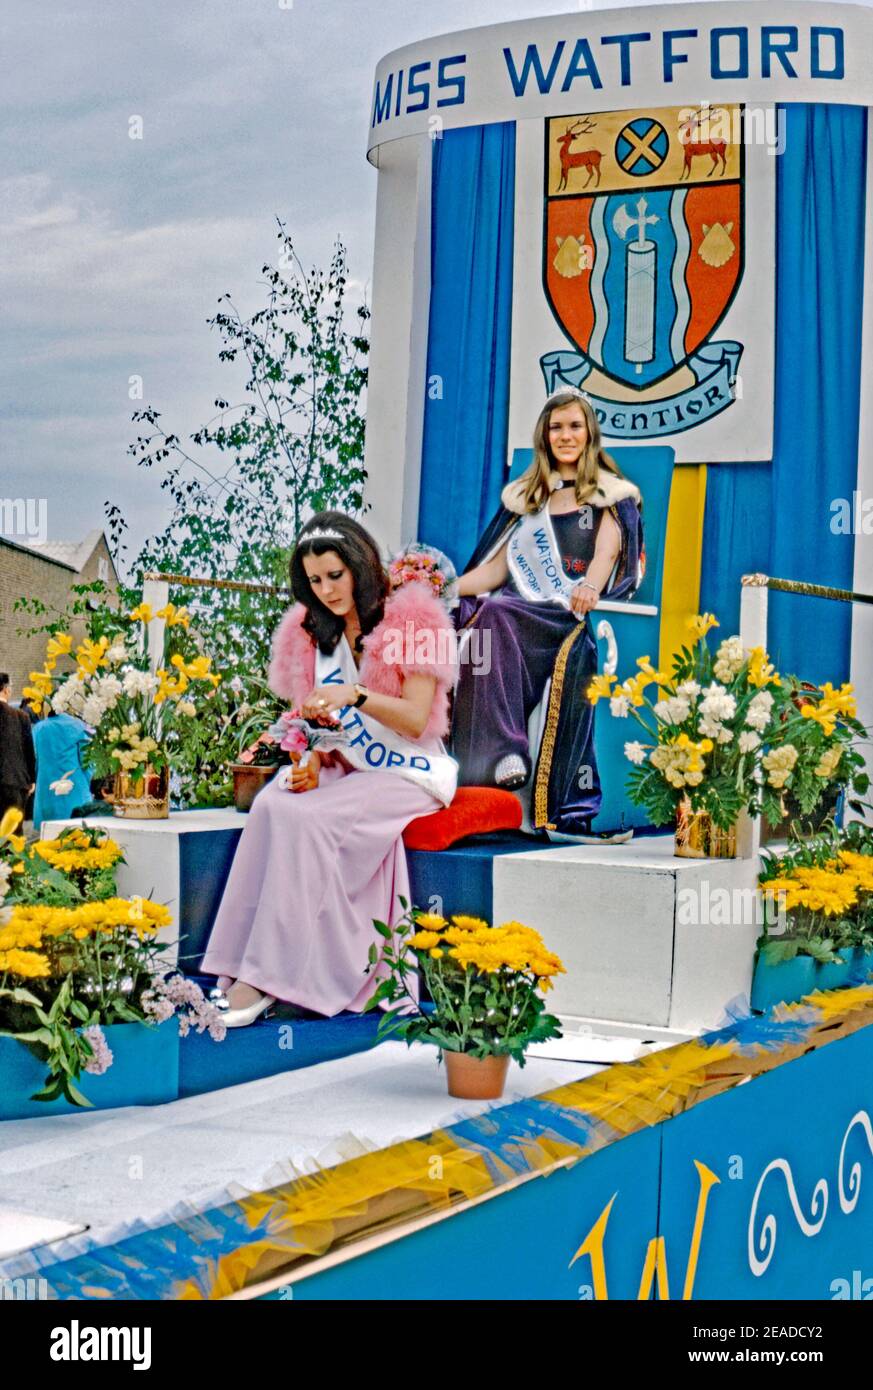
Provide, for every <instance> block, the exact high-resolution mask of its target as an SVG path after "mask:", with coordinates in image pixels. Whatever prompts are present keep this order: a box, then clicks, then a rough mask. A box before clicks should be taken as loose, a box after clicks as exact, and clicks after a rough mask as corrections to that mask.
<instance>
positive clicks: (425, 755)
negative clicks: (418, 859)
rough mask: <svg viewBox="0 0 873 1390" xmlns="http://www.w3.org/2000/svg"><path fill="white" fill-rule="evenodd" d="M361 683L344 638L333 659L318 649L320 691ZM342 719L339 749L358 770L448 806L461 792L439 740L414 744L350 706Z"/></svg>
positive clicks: (455, 768) (453, 767) (455, 770)
mask: <svg viewBox="0 0 873 1390" xmlns="http://www.w3.org/2000/svg"><path fill="white" fill-rule="evenodd" d="M357 678H358V670H357V667H356V666H355V660H354V657H353V656H352V652H351V648H350V647H349V644H348V642H347V641H346V639H345V637H342V638H341V639H340V642H339V646H338V647H337V649H336V651H334V652H332V653H331V654H330V655H329V656H325V655H324V654H323V652H322V651H321V650H320V649H319V648H316V652H315V683H316V685H354V683H355V681H356V680H357ZM337 713H338V716H339V720H340V724H341V726H342V730H343V734H342V737H341V738H340V739H337V740H336V743H335V745H334V746H335V747H336V748H338V749H339V751H340V752H341V753H342V755H343V757H344V758H346V759H347V760H348V762H350V763H351V764H352V766H353V767H356V768H358V769H359V770H360V771H361V772H379V771H389V772H396V773H398V774H399V776H401V777H405V778H406V780H407V781H409V782H415V783H416V784H417V785H418V786H420V787H423V788H424V790H425V791H428V792H430V794H431V796H434V797H436V799H437V801H441V802H442V803H443V805H444V806H448V805H449V803H450V802H451V801H452V799H453V798H454V795H455V791H456V790H457V786H458V764H457V763H456V762H455V760H454V758H450V757H449V755H448V753H447V752H446V751H445V748H444V747H443V744H442V741H441V740H440V739H438V738H434V739H431V740H428V743H427V744H422V743H413V742H412V741H411V740H410V739H406V738H403V736H402V735H401V734H398V733H395V732H394V730H393V729H389V728H388V727H387V726H386V725H385V724H380V723H379V721H378V720H377V719H373V717H372V716H371V715H368V714H366V713H365V711H364V710H363V709H355V708H354V706H353V705H345V706H344V707H343V708H342V709H341V710H339V711H338V712H337ZM326 742H327V741H326Z"/></svg>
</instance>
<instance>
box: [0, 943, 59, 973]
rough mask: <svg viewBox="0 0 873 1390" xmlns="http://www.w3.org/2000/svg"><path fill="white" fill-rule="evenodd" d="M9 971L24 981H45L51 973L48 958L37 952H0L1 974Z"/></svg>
mask: <svg viewBox="0 0 873 1390" xmlns="http://www.w3.org/2000/svg"><path fill="white" fill-rule="evenodd" d="M7 970H8V971H9V973H10V974H11V975H18V976H19V978H20V979H23V980H40V979H45V977H46V976H47V975H48V974H49V973H50V972H49V963H48V958H47V957H46V956H43V955H40V954H39V952H36V951H18V950H14V949H13V950H11V951H0V974H3V972H4V971H7Z"/></svg>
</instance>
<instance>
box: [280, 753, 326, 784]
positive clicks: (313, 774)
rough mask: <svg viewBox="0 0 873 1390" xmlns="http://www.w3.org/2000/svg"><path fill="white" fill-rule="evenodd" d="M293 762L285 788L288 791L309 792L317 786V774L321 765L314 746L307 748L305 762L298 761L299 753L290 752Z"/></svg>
mask: <svg viewBox="0 0 873 1390" xmlns="http://www.w3.org/2000/svg"><path fill="white" fill-rule="evenodd" d="M289 756H290V758H291V762H292V764H293V766H292V768H291V771H290V772H289V774H288V783H287V790H288V791H289V792H311V791H314V790H315V788H316V787H317V786H318V776H319V770H320V767H321V759H320V757H319V756H318V753H316V751H315V749H314V748H311V749H310V750H309V757H308V758H307V759H306V762H305V763H303V764H302V766H301V763H300V758H301V756H302V755H301V754H300V753H291V754H290V755H289Z"/></svg>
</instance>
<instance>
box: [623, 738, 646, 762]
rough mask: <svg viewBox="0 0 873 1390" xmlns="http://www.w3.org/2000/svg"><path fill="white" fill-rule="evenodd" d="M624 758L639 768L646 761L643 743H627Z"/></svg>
mask: <svg viewBox="0 0 873 1390" xmlns="http://www.w3.org/2000/svg"><path fill="white" fill-rule="evenodd" d="M624 756H625V757H626V758H628V759H629V760H630V762H632V763H636V765H637V767H639V765H640V763H644V762H645V761H646V750H645V748H644V747H643V745H642V744H641V743H626V744H625V745H624Z"/></svg>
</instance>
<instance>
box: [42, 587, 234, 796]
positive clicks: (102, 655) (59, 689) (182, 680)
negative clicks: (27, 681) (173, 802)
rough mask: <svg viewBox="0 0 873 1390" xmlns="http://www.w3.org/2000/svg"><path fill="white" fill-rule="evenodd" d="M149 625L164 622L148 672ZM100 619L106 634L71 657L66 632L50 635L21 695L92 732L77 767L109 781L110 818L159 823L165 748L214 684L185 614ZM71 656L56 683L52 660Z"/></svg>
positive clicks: (166, 776)
mask: <svg viewBox="0 0 873 1390" xmlns="http://www.w3.org/2000/svg"><path fill="white" fill-rule="evenodd" d="M155 619H160V620H161V621H162V622H163V623H164V628H163V632H164V643H163V651H162V656H161V659H160V660H159V662H158V664H157V669H156V670H154V671H153V670H152V669H151V665H150V660H149V654H148V650H147V642H146V630H147V628H148V625H149V624H150V623H151V622H153V621H154V620H155ZM102 620H103V621H105V622H107V623H112V624H113V627H112V630H111V631H110V632H105V631H104V632H103V633H101V635H100V636H99V637H97V638H92V637H86V638H84V639H83V641H82V642H80V643H79V645H78V646H77V647H76V648H75V651H74V650H73V638H72V636H71V635H70V634H69V633H66V632H56V633H54V634H53V635H52V637H51V638H50V639H49V642H48V645H47V649H46V660H45V663H44V669H43V670H42V671H31V673H30V678H31V685H30V686H27V687H25V694H26V696H27V698H29V699H30V700H31V702H32V703H33V704H34V705H35V707H36V708H37V710H38V711H39V709H41V707H42V705H43V704H44V703H46V702H47V701H50V702H51V705H52V707H53V709H55V710H57V711H58V712H64V713H67V714H74V715H77V716H78V717H79V718H80V719H84V720H85V722H86V724H90V725H91V726H92V728H93V729H94V733H93V735H92V737H91V739H90V740H89V742H88V744H87V745H86V748H85V753H84V761H85V762H86V763H87V764H88V766H89V767H91V768H92V769H93V771H94V774H95V775H96V776H97V777H105V776H110V775H111V776H112V777H113V779H114V789H113V794H112V796H111V798H108V799H110V800H111V801H112V804H113V810H114V812H115V814H116V815H117V816H124V817H131V818H134V819H153V818H154V819H161V818H164V817H166V816H168V815H169V804H170V762H171V754H172V750H173V748H174V747H178V746H179V744H180V742H181V741H182V739H183V738H184V733H185V728H186V725H187V724H188V722H189V721H191V720H196V719H197V717H198V715H202V712H203V711H202V701H201V695H203V694H204V693H205V694H206V695H207V697H208V696H209V695H212V694H213V693H214V691H215V688H216V687H217V686H218V685H219V684H220V678H219V677H218V676H217V675H216V674H215V672H213V671H212V670H211V669H210V668H211V660H210V658H209V657H208V656H205V655H203V654H201V653H199V652H197V651H196V644H195V643H194V639H193V638H192V637H191V636H190V635H189V634H188V633H187V629H188V624H189V615H188V612H187V609H185V608H177V607H176V606H175V604H172V603H168V604H166V605H165V606H164V607H163V608H161V609H159V610H158V611H157V612H155V611H153V610H152V608H151V605H150V604H148V603H140V604H138V605H137V606H136V607H135V608H134V609H133V610H132V611H131V612H130V613H128V614H126V615H124V614H111V615H110V616H109V617H107V616H105V615H104V616H103V619H102ZM73 656H74V657H75V661H76V669H75V671H74V672H73V673H72V674H71V675H67V676H66V677H62V676H61V675H60V674H59V673H58V670H57V668H58V662H59V660H61V659H62V658H64V657H73ZM198 702H199V703H200V704H201V708H200V709H198Z"/></svg>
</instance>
